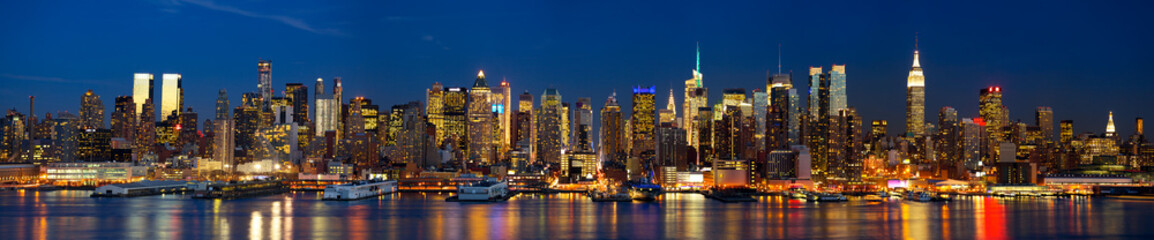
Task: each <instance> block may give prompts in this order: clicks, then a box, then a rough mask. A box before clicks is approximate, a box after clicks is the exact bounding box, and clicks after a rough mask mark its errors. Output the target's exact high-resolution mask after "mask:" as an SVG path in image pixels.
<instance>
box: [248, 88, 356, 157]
mask: <svg viewBox="0 0 1154 240" xmlns="http://www.w3.org/2000/svg"><path fill="white" fill-rule="evenodd" d="M333 84H334V85H336V84H339V83H336V82H334V83H333ZM324 86H325V85H324V79H322V78H317V83H316V91H315V93H316V97H315V98H316V100H315V101H316V107H315V108H314V109H315V113H314V114H313V115H314V116H313V117H314V118H315V119H316V124H314V125H315V126H316V128H315V129H313V131H314V132H315V134H316V135H315V136H317V137H321V136H325V132H328V131H338V129H340V116H341V102H340V100H339V99H337V98H336V96H335V95H334V94H335V92H336V91H337V88H333V93H327V92H325V87H324ZM234 124H236V123H234ZM338 132H339V131H338ZM334 142H335V139H334Z"/></svg>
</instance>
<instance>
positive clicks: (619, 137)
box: [600, 93, 627, 163]
mask: <svg viewBox="0 0 1154 240" xmlns="http://www.w3.org/2000/svg"><path fill="white" fill-rule="evenodd" d="M624 141H625V119H624V118H623V117H622V116H621V105H618V104H617V93H613V95H610V96H609V98H608V99H606V100H605V106H604V107H601V141H600V144H601V159H604V160H605V161H618V162H620V163H624V159H625V156H627V154H626V152H625V142H624Z"/></svg>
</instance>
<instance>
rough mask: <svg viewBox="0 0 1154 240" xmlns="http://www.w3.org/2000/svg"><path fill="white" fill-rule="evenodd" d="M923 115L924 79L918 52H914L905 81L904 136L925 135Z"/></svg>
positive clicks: (924, 111)
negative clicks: (912, 62) (911, 65)
mask: <svg viewBox="0 0 1154 240" xmlns="http://www.w3.org/2000/svg"><path fill="white" fill-rule="evenodd" d="M915 49H916V48H915ZM925 113H926V77H925V76H924V75H922V65H921V63H919V62H918V50H914V65H913V67H911V68H910V76H909V78H907V81H906V136H908V137H912V136H922V135H925V134H926V123H925V118H926V114H925Z"/></svg>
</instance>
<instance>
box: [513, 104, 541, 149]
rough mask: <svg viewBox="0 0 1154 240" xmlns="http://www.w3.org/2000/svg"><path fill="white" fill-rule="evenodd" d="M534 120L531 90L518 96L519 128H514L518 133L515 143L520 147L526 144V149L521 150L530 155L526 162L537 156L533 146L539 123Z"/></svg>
mask: <svg viewBox="0 0 1154 240" xmlns="http://www.w3.org/2000/svg"><path fill="white" fill-rule="evenodd" d="M534 119H536V116H534V114H533V94H530V93H529V90H525V92H524V93H521V95H518V96H517V126H516V127H514V128H516V129H517V132H516V134H515V139H513V143H515V144H517V145H518V146H522V144H524V146H525V147H519V148H521V151H522V152H526V153H528V156H527V158H526V159H525V160H532V159H533V157H535V156H536V155H534V154H533V153H534V152H533V146H534V145H535V144H534V143H533V142H534V140H533V139H534V137H535V136H536V135H535V132H536V130H535V129H536V128H537V122H536V121H535V120H534ZM522 142H524V143H522Z"/></svg>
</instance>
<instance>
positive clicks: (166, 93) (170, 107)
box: [160, 73, 267, 120]
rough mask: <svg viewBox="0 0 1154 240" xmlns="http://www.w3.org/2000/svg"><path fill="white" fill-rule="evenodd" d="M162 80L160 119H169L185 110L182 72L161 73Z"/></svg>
mask: <svg viewBox="0 0 1154 240" xmlns="http://www.w3.org/2000/svg"><path fill="white" fill-rule="evenodd" d="M161 81H163V84H162V85H161V91H160V97H161V99H162V100H161V101H160V119H161V120H164V119H168V116H169V115H172V114H173V113H176V114H178V115H179V114H180V111H181V110H183V108H184V90H183V89H181V86H180V84H181V78H180V74H177V73H165V74H164V75H161ZM266 99H267V98H266Z"/></svg>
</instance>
